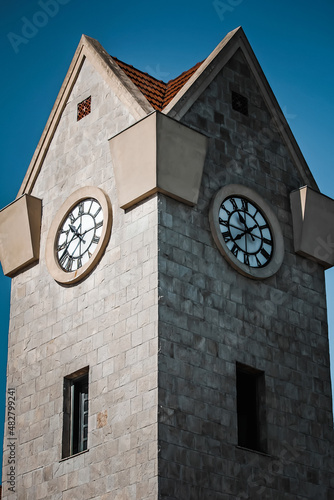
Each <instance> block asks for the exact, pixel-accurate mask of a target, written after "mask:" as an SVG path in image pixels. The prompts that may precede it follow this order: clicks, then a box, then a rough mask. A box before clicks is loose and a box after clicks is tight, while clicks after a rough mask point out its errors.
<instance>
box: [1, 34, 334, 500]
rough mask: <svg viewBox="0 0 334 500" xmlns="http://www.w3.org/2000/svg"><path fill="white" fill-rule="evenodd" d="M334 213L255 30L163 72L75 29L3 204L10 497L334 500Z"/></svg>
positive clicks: (6, 494)
mask: <svg viewBox="0 0 334 500" xmlns="http://www.w3.org/2000/svg"><path fill="white" fill-rule="evenodd" d="M333 220H334V201H333V200H331V199H330V198H328V197H326V196H324V195H322V194H321V193H320V192H319V189H318V187H317V184H316V182H315V180H314V178H313V176H312V174H311V172H310V170H309V168H308V166H307V164H306V162H305V160H304V158H303V156H302V153H301V152H300V149H299V147H298V145H297V143H296V141H295V139H294V137H293V135H292V133H291V130H290V128H289V126H288V124H287V122H286V120H285V118H284V116H283V114H282V111H281V110H280V108H279V105H278V104H277V101H276V99H275V97H274V95H273V93H272V90H271V88H270V86H269V84H268V82H267V80H266V78H265V76H264V75H263V72H262V70H261V67H260V65H259V63H258V61H257V59H256V57H255V55H254V53H253V51H252V49H251V47H250V45H249V42H248V40H247V38H246V36H245V34H244V32H243V30H242V29H241V28H238V29H236V30H234V31H233V32H231V33H229V34H228V35H227V36H226V37H225V38H224V40H223V41H222V42H221V43H220V44H219V45H218V47H217V48H216V49H215V50H214V51H213V52H212V53H211V54H210V55H209V56H208V57H207V59H205V61H203V62H202V63H198V64H196V65H195V66H194V67H193V68H191V69H190V70H188V71H186V72H184V73H182V74H181V75H180V76H179V77H177V78H175V79H174V80H171V81H170V82H168V83H164V82H161V81H158V80H156V79H155V78H153V77H151V76H150V75H148V74H147V73H143V72H141V71H139V70H137V69H135V68H134V67H133V66H130V65H129V64H127V63H124V62H122V61H120V60H118V59H117V58H115V57H111V56H110V55H109V54H108V53H107V52H106V51H105V50H104V49H103V47H101V45H100V44H99V43H98V42H97V41H96V40H93V39H91V38H89V37H86V36H83V37H82V39H81V41H80V43H79V46H78V49H77V51H76V53H75V55H74V58H73V61H72V63H71V66H70V68H69V71H68V74H67V76H66V78H65V81H64V83H63V85H62V87H61V90H60V92H59V95H58V97H57V99H56V102H55V105H54V107H53V110H52V112H51V115H50V118H49V120H48V122H47V125H46V127H45V130H44V132H43V135H42V137H41V139H40V142H39V144H38V147H37V149H36V152H35V154H34V156H33V158H32V161H31V164H30V166H29V168H28V170H27V173H26V175H25V178H24V180H23V183H22V186H21V189H20V192H19V193H18V197H17V199H16V200H15V201H13V203H11V204H10V205H9V206H7V207H5V208H4V209H3V210H2V211H1V212H0V229H1V231H0V257H1V263H2V267H3V270H4V273H5V274H6V275H8V276H10V277H12V292H11V293H12V295H11V321H10V331H9V347H8V349H9V351H8V368H7V392H8V395H10V398H9V399H8V408H7V409H8V411H7V412H6V415H7V417H8V418H7V420H6V423H5V437H4V460H3V464H4V465H3V476H2V478H3V479H2V481H3V498H5V499H8V500H12V499H13V500H14V499H20V500H21V499H22V500H23V499H26V500H30V499H34V500H39V499H46V498H47V499H52V500H60V499H61V500H75V499H80V500H107V499H113V500H124V499H129V500H158V499H163V498H165V499H170V500H171V499H175V500H184V499H190V500H209V499H213V500H223V499H224V500H227V499H231V500H232V499H235V498H245V499H247V498H251V499H264V498H273V499H275V500H276V499H280V498H282V499H283V498H284V499H291V500H295V499H300V500H301V499H310V500H311V499H314V498H319V499H324V500H325V499H330V498H332V497H333V495H334V481H333V477H334V474H333V472H334V456H333V415H332V399H331V383H330V373H329V351H328V334H327V313H326V295H325V280H324V270H325V269H327V268H329V267H331V266H333V265H334V254H333V250H332V247H331V245H330V242H331V241H333V238H334V235H333V234H332V233H333V229H332V228H333V227H334V225H333ZM9 406H10V407H9Z"/></svg>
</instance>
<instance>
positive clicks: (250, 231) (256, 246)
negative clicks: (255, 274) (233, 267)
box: [218, 196, 273, 268]
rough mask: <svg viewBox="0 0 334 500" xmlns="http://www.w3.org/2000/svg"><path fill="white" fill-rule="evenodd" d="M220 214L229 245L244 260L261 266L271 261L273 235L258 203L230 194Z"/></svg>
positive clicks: (223, 233) (224, 236) (236, 255)
mask: <svg viewBox="0 0 334 500" xmlns="http://www.w3.org/2000/svg"><path fill="white" fill-rule="evenodd" d="M218 218H219V225H220V230H221V233H222V236H223V238H224V241H225V243H226V246H227V248H228V249H229V250H230V251H231V252H232V254H233V255H234V256H235V257H236V258H237V259H238V260H239V261H240V262H241V263H243V264H246V265H247V266H250V267H254V268H260V267H264V266H266V265H267V264H268V263H269V262H270V259H271V256H272V254H273V236H272V234H271V230H270V226H269V223H268V222H267V220H266V217H265V215H264V214H263V213H262V212H261V210H260V209H259V207H257V206H255V205H254V204H253V203H252V202H251V201H250V200H247V199H246V198H243V197H241V196H228V197H227V198H225V200H223V202H222V203H221V205H220V208H219V213H218Z"/></svg>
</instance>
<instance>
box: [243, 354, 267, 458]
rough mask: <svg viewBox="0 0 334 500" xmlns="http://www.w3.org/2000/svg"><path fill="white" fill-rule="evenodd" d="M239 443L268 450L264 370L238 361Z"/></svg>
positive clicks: (258, 449) (255, 448) (246, 446)
mask: <svg viewBox="0 0 334 500" xmlns="http://www.w3.org/2000/svg"><path fill="white" fill-rule="evenodd" d="M237 414H238V445H239V446H243V447H245V448H249V449H251V450H256V451H262V452H266V451H267V433H266V408H265V380H264V372H262V371H259V370H255V369H254V368H251V367H249V366H245V365H241V364H240V363H237Z"/></svg>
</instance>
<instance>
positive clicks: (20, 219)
mask: <svg viewBox="0 0 334 500" xmlns="http://www.w3.org/2000/svg"><path fill="white" fill-rule="evenodd" d="M41 219H42V200H40V199H39V198H35V197H34V196H31V195H28V194H25V195H23V196H21V197H20V198H18V199H17V200H15V201H14V202H13V203H11V204H10V205H8V206H7V207H5V208H4V209H2V210H1V211H0V260H1V265H2V269H3V272H4V274H5V275H6V276H10V277H13V276H14V275H15V274H17V273H18V272H19V271H22V270H23V269H24V268H25V267H27V266H29V265H30V264H32V263H34V262H36V261H38V259H39V246H40V234H41Z"/></svg>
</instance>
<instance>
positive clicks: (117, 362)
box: [3, 61, 158, 500]
mask: <svg viewBox="0 0 334 500" xmlns="http://www.w3.org/2000/svg"><path fill="white" fill-rule="evenodd" d="M89 95H91V98H92V112H91V114H89V115H88V116H86V117H84V118H83V119H82V120H80V121H79V122H77V120H76V111H77V104H78V103H79V102H81V101H82V100H83V99H85V98H86V97H88V96H89ZM133 121H134V119H133V117H132V116H131V115H130V114H129V112H128V111H127V110H126V109H125V108H124V106H123V105H122V104H121V102H120V101H119V100H118V98H117V97H116V96H115V95H114V94H113V93H112V92H111V90H110V88H109V87H107V85H106V84H105V83H104V81H103V80H102V79H101V77H100V76H99V75H98V74H96V72H95V70H94V69H93V67H92V66H91V65H90V64H89V63H88V62H87V61H86V62H85V63H84V66H83V68H82V71H81V74H80V76H79V79H78V81H77V83H76V84H75V86H74V88H73V91H72V94H71V97H70V99H69V101H68V104H67V107H66V109H65V111H64V114H63V116H62V118H61V120H60V123H59V126H58V129H57V131H56V133H55V136H54V138H53V141H52V143H51V146H50V149H49V151H48V153H47V155H46V158H45V161H44V165H43V167H42V170H41V173H40V175H39V177H38V180H37V182H36V184H35V187H34V190H33V193H32V194H33V195H34V196H37V197H39V198H41V199H42V200H43V217H42V230H41V253H40V261H39V263H38V264H37V265H35V266H34V267H31V268H30V269H28V270H26V271H24V272H22V273H21V274H19V275H18V276H17V277H15V278H14V279H13V282H12V308H11V319H10V331H9V362H8V387H15V389H16V397H17V407H16V435H17V449H16V457H17V464H16V491H17V495H16V496H15V495H9V494H8V489H7V488H6V485H4V491H3V493H4V498H5V499H8V500H9V499H12V498H20V499H27V500H28V499H34V500H38V499H45V498H48V499H54V500H56V499H60V498H61V499H62V500H75V499H80V500H83V499H87V500H88V499H95V498H101V499H102V498H105V499H106V498H111V497H110V495H111V492H113V493H112V498H113V499H118V498H133V499H137V498H140V499H142V500H143V499H150V500H153V499H156V498H157V453H158V451H157V383H158V382H157V378H158V377H157V353H158V340H157V330H158V328H157V320H158V310H157V303H158V293H157V283H158V279H157V223H158V220H157V218H158V215H157V199H156V197H152V198H151V199H149V200H147V201H146V202H145V203H144V204H142V205H138V206H136V207H133V209H131V210H129V211H128V212H126V213H125V212H124V211H123V210H121V209H119V208H118V199H117V190H116V186H115V181H114V175H113V165H112V161H111V158H110V152H109V146H108V141H107V139H108V138H109V137H110V136H111V135H113V134H115V133H117V132H119V131H120V130H122V129H123V128H125V127H128V126H129V125H130V124H131V123H133ZM87 185H91V186H98V187H100V188H102V189H104V191H105V192H106V193H107V194H108V196H109V197H110V200H111V204H112V208H113V227H112V233H111V238H110V241H109V244H108V246H107V248H106V251H105V254H104V256H103V257H102V259H101V261H100V262H99V264H98V265H97V267H96V268H95V270H94V271H93V272H92V273H91V274H90V275H89V276H88V277H87V278H86V279H84V280H83V281H82V282H80V283H78V284H77V285H75V286H70V287H64V286H62V285H60V284H58V283H57V282H55V281H54V280H53V278H52V277H51V276H50V275H49V273H48V271H47V267H46V263H45V242H46V237H47V234H48V230H49V227H50V224H51V221H52V219H53V217H54V216H55V214H56V212H57V210H58V208H59V207H60V206H61V204H62V203H63V202H64V200H66V198H67V197H68V196H69V195H70V194H71V193H72V192H73V191H75V190H76V189H78V188H79V187H82V186H87ZM85 366H89V439H88V448H89V451H87V452H85V453H83V454H81V455H78V456H76V457H72V458H69V459H67V460H63V461H62V460H61V449H62V411H63V379H64V377H65V376H67V375H70V374H71V373H74V372H75V371H76V370H79V369H81V368H83V367H85ZM6 443H7V436H6V435H5V448H6ZM6 458H7V455H6V452H5V455H4V463H6ZM6 472H7V468H6V467H5V468H4V475H5V474H6Z"/></svg>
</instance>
